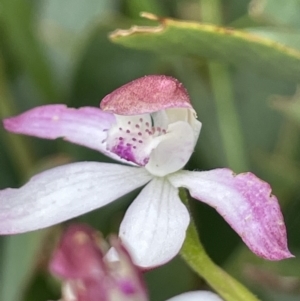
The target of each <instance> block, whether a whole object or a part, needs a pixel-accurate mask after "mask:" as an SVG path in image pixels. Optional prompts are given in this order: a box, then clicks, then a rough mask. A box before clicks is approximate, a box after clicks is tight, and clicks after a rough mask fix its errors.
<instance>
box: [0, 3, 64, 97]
mask: <svg viewBox="0 0 300 301" xmlns="http://www.w3.org/2000/svg"><path fill="white" fill-rule="evenodd" d="M0 21H1V25H2V29H3V34H4V36H5V37H6V39H5V40H4V42H8V43H9V48H10V50H11V52H12V54H13V56H14V59H15V60H17V61H18V63H19V64H20V66H21V67H22V68H23V70H24V71H25V72H26V73H28V75H29V76H30V77H31V79H32V81H33V82H34V83H35V85H36V86H37V88H38V89H39V90H40V92H41V93H42V95H43V97H44V98H45V100H47V101H50V102H53V100H54V99H57V97H58V89H57V87H56V84H57V83H56V82H55V81H54V79H53V77H52V71H51V70H50V64H48V61H47V59H46V55H45V53H44V51H43V49H42V45H41V44H40V43H39V41H38V39H37V37H36V34H35V33H36V32H37V27H36V26H35V24H34V22H33V10H32V5H31V3H30V1H22V0H11V1H8V0H5V1H2V2H1V11H0ZM2 42H3V41H2Z"/></svg>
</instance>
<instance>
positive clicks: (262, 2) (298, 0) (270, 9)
mask: <svg viewBox="0 0 300 301" xmlns="http://www.w3.org/2000/svg"><path fill="white" fill-rule="evenodd" d="M249 11H250V14H251V15H252V16H254V17H256V18H260V19H266V20H268V21H270V22H272V23H278V25H286V26H290V27H297V28H299V29H300V18H299V16H300V0H288V1H286V0H252V1H251V3H250V10H249Z"/></svg>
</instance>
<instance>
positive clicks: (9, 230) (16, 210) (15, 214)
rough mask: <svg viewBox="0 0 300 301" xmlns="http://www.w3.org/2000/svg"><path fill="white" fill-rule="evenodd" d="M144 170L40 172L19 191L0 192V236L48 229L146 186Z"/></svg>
mask: <svg viewBox="0 0 300 301" xmlns="http://www.w3.org/2000/svg"><path fill="white" fill-rule="evenodd" d="M150 179H151V176H150V175H149V174H148V173H147V171H146V170H145V169H144V168H136V167H130V166H122V165H118V164H106V163H96V162H80V163H72V164H68V165H64V166H59V167H56V168H53V169H51V170H48V171H45V172H43V173H40V174H39V175H37V176H35V177H33V178H32V179H31V180H30V181H29V182H28V183H27V184H25V185H24V186H23V187H21V188H19V189H11V188H8V189H5V190H2V191H0V233H2V234H13V233H21V232H26V231H31V230H36V229H40V228H44V227H47V226H51V225H54V224H57V223H60V222H62V221H65V220H68V219H70V218H73V217H76V216H78V215H81V214H84V213H86V212H89V211H91V210H94V209H96V208H99V207H102V206H104V205H106V204H108V203H110V202H112V201H114V200H115V199H117V198H119V197H121V196H123V195H124V194H126V193H128V192H130V191H132V190H134V189H136V188H137V187H140V186H142V185H144V184H145V183H147V182H148V181H149V180H150Z"/></svg>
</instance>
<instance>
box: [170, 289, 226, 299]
mask: <svg viewBox="0 0 300 301" xmlns="http://www.w3.org/2000/svg"><path fill="white" fill-rule="evenodd" d="M167 301H222V299H221V298H220V297H219V296H218V295H216V294H214V293H212V292H207V291H195V292H188V293H184V294H181V295H178V296H176V297H173V298H171V299H168V300H167Z"/></svg>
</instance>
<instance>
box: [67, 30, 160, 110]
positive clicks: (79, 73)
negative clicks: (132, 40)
mask: <svg viewBox="0 0 300 301" xmlns="http://www.w3.org/2000/svg"><path fill="white" fill-rule="evenodd" d="M112 28H113V27H112V25H109V24H108V25H105V24H102V25H99V26H98V28H96V30H95V31H94V32H93V34H92V35H91V36H90V39H89V43H87V45H86V48H85V49H84V51H83V52H82V55H81V57H80V60H79V61H78V65H77V66H76V69H75V72H74V76H73V82H72V90H71V96H70V101H71V103H70V105H72V106H80V105H83V104H89V105H95V106H99V102H100V100H101V98H102V97H104V96H105V95H106V94H108V93H110V92H111V91H113V90H114V89H116V88H117V87H119V86H121V85H122V84H125V83H126V82H128V81H130V80H133V79H135V78H137V77H140V76H143V75H145V74H149V73H154V72H157V71H156V70H157V64H156V60H155V56H154V55H151V54H150V55H149V54H147V53H142V52H140V51H134V50H130V49H124V48H123V47H120V46H118V45H115V44H112V43H111V42H110V41H109V40H108V38H107V35H108V32H109V31H111V30H112Z"/></svg>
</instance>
